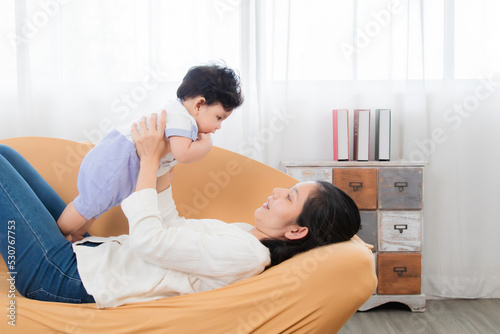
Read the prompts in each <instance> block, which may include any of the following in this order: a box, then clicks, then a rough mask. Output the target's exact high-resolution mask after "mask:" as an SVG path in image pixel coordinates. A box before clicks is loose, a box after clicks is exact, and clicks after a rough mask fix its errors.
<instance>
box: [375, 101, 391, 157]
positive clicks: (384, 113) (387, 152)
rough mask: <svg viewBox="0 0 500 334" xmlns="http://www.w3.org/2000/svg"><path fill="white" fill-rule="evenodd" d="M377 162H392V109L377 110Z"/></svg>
mask: <svg viewBox="0 0 500 334" xmlns="http://www.w3.org/2000/svg"><path fill="white" fill-rule="evenodd" d="M375 160H378V161H390V160H391V109H377V110H376V117H375Z"/></svg>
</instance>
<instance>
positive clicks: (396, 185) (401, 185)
mask: <svg viewBox="0 0 500 334" xmlns="http://www.w3.org/2000/svg"><path fill="white" fill-rule="evenodd" d="M406 187H408V182H394V188H399V191H403V190H404V189H405V188H406Z"/></svg>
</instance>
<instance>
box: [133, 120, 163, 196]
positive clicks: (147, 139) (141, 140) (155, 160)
mask: <svg viewBox="0 0 500 334" xmlns="http://www.w3.org/2000/svg"><path fill="white" fill-rule="evenodd" d="M166 122H167V113H166V111H165V110H163V111H162V112H161V115H160V122H159V124H158V125H157V124H156V123H157V122H156V114H153V115H151V117H150V119H149V128H148V126H147V125H146V119H145V118H143V119H142V120H141V121H140V122H139V131H140V133H139V131H138V130H137V125H136V124H134V125H133V126H132V138H133V139H134V143H135V148H136V150H137V154H138V155H139V158H140V159H141V165H140V169H139V176H138V178H137V185H136V187H135V190H136V191H139V190H143V189H148V188H153V189H156V176H157V174H158V165H159V163H160V158H161V157H162V156H164V155H165V154H167V153H168V152H169V151H170V147H169V144H168V142H167V139H166V138H165V124H166Z"/></svg>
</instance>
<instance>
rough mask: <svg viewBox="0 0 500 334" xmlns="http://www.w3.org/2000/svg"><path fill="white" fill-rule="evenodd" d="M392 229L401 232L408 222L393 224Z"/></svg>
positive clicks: (406, 227) (405, 228)
mask: <svg viewBox="0 0 500 334" xmlns="http://www.w3.org/2000/svg"><path fill="white" fill-rule="evenodd" d="M394 229H395V230H399V233H403V230H407V229H408V224H398V225H394Z"/></svg>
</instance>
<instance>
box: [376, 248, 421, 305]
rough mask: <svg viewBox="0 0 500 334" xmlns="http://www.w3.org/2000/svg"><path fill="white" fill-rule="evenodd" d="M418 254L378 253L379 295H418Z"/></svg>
mask: <svg viewBox="0 0 500 334" xmlns="http://www.w3.org/2000/svg"><path fill="white" fill-rule="evenodd" d="M421 261H422V260H421V255H420V253H378V255H377V275H378V278H379V284H378V287H377V294H379V295H415V294H420V283H421V282H420V276H421Z"/></svg>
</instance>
